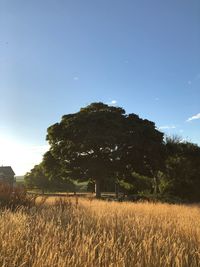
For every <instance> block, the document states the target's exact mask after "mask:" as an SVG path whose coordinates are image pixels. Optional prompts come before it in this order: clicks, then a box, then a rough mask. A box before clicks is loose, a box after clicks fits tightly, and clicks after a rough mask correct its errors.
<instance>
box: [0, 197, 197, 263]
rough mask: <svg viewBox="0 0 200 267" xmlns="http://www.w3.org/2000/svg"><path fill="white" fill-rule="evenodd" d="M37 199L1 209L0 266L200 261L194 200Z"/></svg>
mask: <svg viewBox="0 0 200 267" xmlns="http://www.w3.org/2000/svg"><path fill="white" fill-rule="evenodd" d="M42 200H43V199H41V198H40V199H38V206H37V207H33V208H32V209H31V210H28V211H25V210H23V209H19V210H17V211H16V212H14V213H13V212H10V211H9V210H5V211H1V216H0V232H1V235H0V252H1V253H0V266H2V267H5V266H6V267H12V266H13V267H14V266H17V267H22V266H23V267H24V266H34V267H40V266H41V267H53V266H54V267H64V266H66V267H68V266H72V267H75V266H80V267H82V266H87V267H93V266H94V267H98V266H99V267H100V266H106V267H107V266H108V267H111V266H112V267H121V266H124V267H131V266H138V267H139V266H141V267H142V266H147V267H151V266H154V267H159V266H161V267H165V266H169V267H172V266H177V267H178V266H184V267H188V266H189V267H192V266H200V207H199V206H198V205H193V206H178V205H168V204H150V203H115V202H105V201H98V200H94V199H92V198H91V200H88V199H77V198H70V199H68V198H62V200H61V201H59V198H55V197H54V198H51V197H48V198H47V199H46V200H45V203H43V202H44V201H42ZM42 203H43V204H42Z"/></svg>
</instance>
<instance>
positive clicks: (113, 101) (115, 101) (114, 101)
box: [107, 100, 117, 105]
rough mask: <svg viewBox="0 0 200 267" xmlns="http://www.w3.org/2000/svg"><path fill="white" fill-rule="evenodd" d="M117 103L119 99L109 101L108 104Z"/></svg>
mask: <svg viewBox="0 0 200 267" xmlns="http://www.w3.org/2000/svg"><path fill="white" fill-rule="evenodd" d="M116 104H117V100H112V101H110V102H107V105H116Z"/></svg>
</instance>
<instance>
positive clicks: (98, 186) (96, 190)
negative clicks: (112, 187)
mask: <svg viewBox="0 0 200 267" xmlns="http://www.w3.org/2000/svg"><path fill="white" fill-rule="evenodd" d="M95 194H96V198H101V188H100V181H99V180H98V179H96V180H95Z"/></svg>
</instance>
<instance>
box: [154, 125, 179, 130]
mask: <svg viewBox="0 0 200 267" xmlns="http://www.w3.org/2000/svg"><path fill="white" fill-rule="evenodd" d="M175 128H176V126H175V125H164V126H160V127H158V129H160V130H166V129H175Z"/></svg>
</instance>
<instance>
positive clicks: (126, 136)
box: [47, 103, 164, 197]
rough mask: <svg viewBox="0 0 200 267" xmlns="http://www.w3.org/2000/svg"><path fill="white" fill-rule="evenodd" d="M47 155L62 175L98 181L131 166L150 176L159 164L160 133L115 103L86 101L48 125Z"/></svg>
mask: <svg viewBox="0 0 200 267" xmlns="http://www.w3.org/2000/svg"><path fill="white" fill-rule="evenodd" d="M47 140H48V141H49V144H50V152H51V154H52V156H53V157H54V158H55V159H56V160H57V161H59V164H61V165H62V170H64V171H65V173H66V175H68V176H70V177H73V178H74V179H78V180H93V181H94V182H95V184H96V195H97V197H99V196H100V194H101V189H100V188H101V183H103V182H106V180H108V179H109V180H110V179H112V180H113V181H116V179H126V178H127V177H130V176H131V173H132V172H134V171H135V172H138V173H141V174H146V175H147V174H148V175H149V176H152V177H153V176H154V174H155V172H156V171H158V170H159V169H160V168H162V154H163V151H164V149H163V147H164V145H163V133H161V132H159V131H158V130H157V129H156V128H155V124H154V123H153V122H151V121H148V120H143V119H141V118H139V116H137V115H135V114H126V113H125V110H124V109H122V108H120V107H113V106H108V105H106V104H103V103H92V104H90V105H89V106H87V107H85V108H82V109H81V110H80V111H79V112H77V113H74V114H68V115H64V116H63V117H62V119H61V121H60V122H59V123H56V124H54V125H52V126H50V127H49V128H48V134H47Z"/></svg>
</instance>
